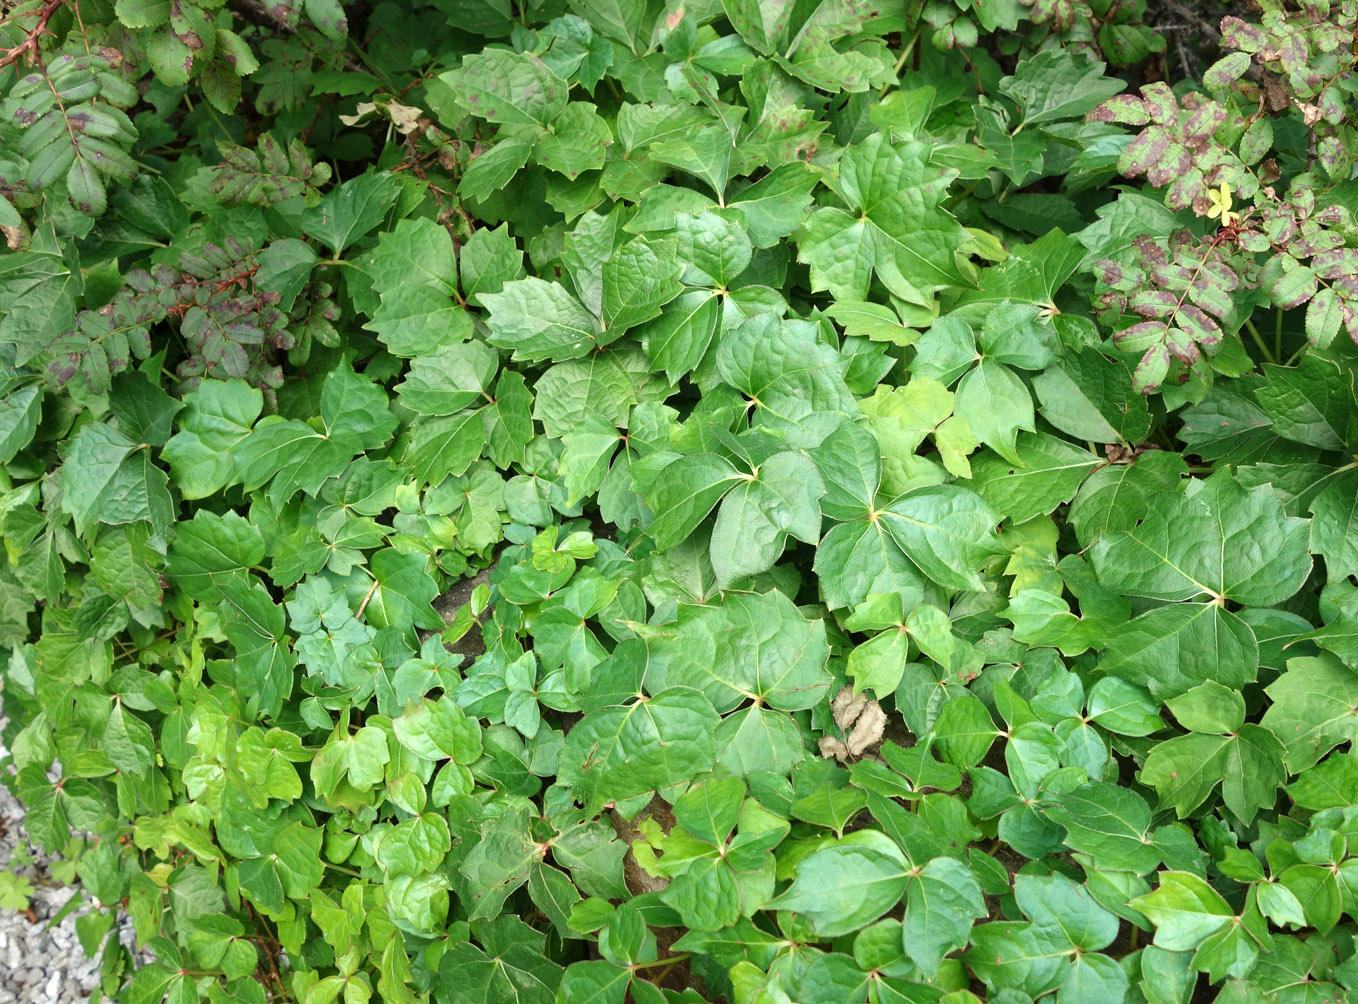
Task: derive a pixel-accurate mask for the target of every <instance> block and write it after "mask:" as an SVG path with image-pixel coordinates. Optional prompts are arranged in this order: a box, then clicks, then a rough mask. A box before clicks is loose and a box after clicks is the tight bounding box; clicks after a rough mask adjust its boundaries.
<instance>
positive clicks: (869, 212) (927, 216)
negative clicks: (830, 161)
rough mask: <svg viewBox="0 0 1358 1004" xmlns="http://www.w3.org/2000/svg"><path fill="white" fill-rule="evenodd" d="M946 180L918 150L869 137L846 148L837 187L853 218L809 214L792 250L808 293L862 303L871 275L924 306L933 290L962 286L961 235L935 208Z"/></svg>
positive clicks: (826, 211) (831, 212)
mask: <svg viewBox="0 0 1358 1004" xmlns="http://www.w3.org/2000/svg"><path fill="white" fill-rule="evenodd" d="M952 177H953V176H952V174H951V173H950V172H947V171H944V170H940V169H938V168H935V167H933V166H932V165H931V164H929V162H928V148H927V147H925V146H923V145H922V144H906V145H902V146H899V147H893V146H892V145H891V144H890V143H888V142H887V140H886V139H885V137H883V136H882V135H881V134H876V135H873V136H871V137H870V138H869V139H868V140H867V141H866V142H865V143H863V144H861V145H859V146H853V147H850V148H849V149H848V150H847V151H846V152H845V156H844V160H843V161H842V163H841V166H840V178H839V184H838V186H837V187H838V188H839V190H840V191H841V192H842V194H843V196H844V199H845V201H847V202H848V203H849V205H850V207H851V208H852V209H853V210H855V212H856V213H859V214H861V216H860V215H850V214H849V213H845V212H844V211H842V210H839V209H836V208H834V207H827V208H822V209H819V210H817V211H816V213H814V214H813V215H812V217H811V221H810V222H809V223H808V227H807V231H806V239H805V240H804V241H803V243H802V244H801V245H800V247H799V251H798V254H799V257H800V258H801V260H802V261H805V262H806V263H807V264H809V265H810V266H811V283H812V287H813V288H815V289H828V290H830V292H831V293H832V294H833V295H834V296H835V297H836V298H842V299H846V300H862V299H866V297H867V291H868V282H869V280H870V278H871V277H872V275H873V274H876V275H877V276H878V277H879V278H880V279H881V281H882V282H883V283H884V284H885V285H886V286H887V287H888V288H889V289H890V290H891V291H892V292H893V293H895V294H896V295H897V296H900V297H902V298H903V299H906V300H908V301H911V302H916V303H924V302H927V297H928V295H929V294H930V293H931V292H933V291H934V290H936V289H940V288H942V287H945V286H967V285H970V283H969V281H968V280H967V278H966V277H965V276H964V275H963V274H962V273H961V272H960V271H959V270H958V267H957V263H956V260H955V254H956V252H958V251H959V250H960V249H961V247H962V246H963V245H964V244H965V243H966V242H967V234H966V231H965V230H963V229H962V226H961V225H960V224H959V223H958V222H957V221H956V220H955V219H953V218H952V216H951V215H949V214H948V213H947V212H946V211H945V210H943V209H941V208H940V206H939V203H940V201H941V200H942V197H943V195H944V193H945V192H946V191H947V186H948V183H949V182H950V181H951V180H952ZM906 234H909V235H910V237H909V239H908V240H907V239H906V238H905V236H904V235H906Z"/></svg>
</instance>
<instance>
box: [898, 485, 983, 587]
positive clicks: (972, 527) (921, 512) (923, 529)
mask: <svg viewBox="0 0 1358 1004" xmlns="http://www.w3.org/2000/svg"><path fill="white" fill-rule="evenodd" d="M879 519H880V521H881V523H882V524H883V525H884V526H885V527H886V530H887V532H888V533H889V534H890V535H891V539H892V540H893V541H895V542H896V544H897V546H898V547H900V549H901V551H903V552H904V553H905V555H906V557H908V558H909V559H910V561H911V562H912V563H914V565H915V566H916V567H918V568H919V570H920V571H921V572H923V573H924V574H925V575H926V576H928V577H929V578H930V579H932V580H933V581H934V582H937V583H938V584H939V585H940V586H944V587H946V588H952V589H979V588H981V580H980V576H979V575H978V574H977V573H978V571H979V569H980V567H981V565H982V564H983V563H984V561H985V559H986V558H987V557H988V556H989V555H991V554H993V553H995V551H996V550H997V549H998V540H997V538H996V537H995V525H996V524H997V523H998V522H999V519H998V517H996V515H995V514H994V513H993V512H991V510H990V508H989V507H988V506H987V505H986V504H985V502H984V501H982V499H981V497H980V496H979V495H977V494H975V493H974V492H969V491H967V490H966V489H965V488H958V487H955V486H953V485H938V486H933V487H926V488H917V489H915V490H914V491H910V492H906V493H905V494H904V495H902V496H900V497H899V498H897V499H895V500H893V501H892V502H891V504H890V505H888V506H887V507H886V508H885V509H883V510H882V512H881V514H880V516H879Z"/></svg>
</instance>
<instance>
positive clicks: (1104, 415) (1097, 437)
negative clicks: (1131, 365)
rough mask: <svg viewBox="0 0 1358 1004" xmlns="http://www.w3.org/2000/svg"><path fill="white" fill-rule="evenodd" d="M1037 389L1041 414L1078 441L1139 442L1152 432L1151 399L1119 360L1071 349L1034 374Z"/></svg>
mask: <svg viewBox="0 0 1358 1004" xmlns="http://www.w3.org/2000/svg"><path fill="white" fill-rule="evenodd" d="M1033 390H1034V391H1035V392H1036V394H1037V399H1038V402H1039V404H1040V411H1041V413H1042V417H1043V418H1045V419H1046V420H1047V421H1048V422H1050V423H1051V424H1052V425H1054V426H1056V428H1057V429H1059V430H1060V431H1061V432H1064V433H1065V434H1066V435H1068V436H1073V437H1074V438H1076V439H1082V440H1090V441H1092V442H1095V443H1124V444H1131V445H1133V446H1135V445H1136V444H1137V443H1139V442H1141V440H1142V439H1144V438H1145V437H1146V435H1147V433H1149V432H1150V428H1151V416H1150V411H1149V409H1148V408H1147V407H1146V400H1145V398H1143V397H1142V396H1141V395H1140V394H1137V393H1136V392H1135V391H1134V390H1133V389H1132V375H1131V373H1130V372H1129V371H1128V369H1127V367H1126V365H1125V364H1124V363H1123V362H1122V361H1121V360H1120V359H1109V358H1107V357H1106V356H1103V355H1100V354H1099V353H1097V352H1094V351H1092V350H1089V349H1085V350H1084V351H1082V352H1079V353H1074V352H1067V353H1065V354H1064V355H1062V356H1061V357H1060V358H1059V359H1057V361H1056V362H1055V363H1054V364H1053V365H1051V366H1049V367H1048V368H1047V369H1046V370H1044V371H1043V372H1042V373H1039V374H1038V375H1037V376H1036V377H1034V378H1033Z"/></svg>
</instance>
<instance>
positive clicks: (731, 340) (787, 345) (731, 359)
mask: <svg viewBox="0 0 1358 1004" xmlns="http://www.w3.org/2000/svg"><path fill="white" fill-rule="evenodd" d="M843 365H844V364H843V362H842V360H841V357H840V356H839V354H838V353H837V352H835V351H834V350H833V349H831V348H829V347H828V346H826V345H825V344H824V343H823V342H821V341H819V340H818V338H817V335H816V330H815V328H813V327H812V326H811V325H810V324H807V323H806V322H802V321H783V320H780V319H779V318H777V317H775V316H774V315H772V314H762V315H758V316H755V317H753V318H751V319H750V320H748V321H746V322H745V323H744V324H741V325H740V326H739V327H738V328H736V329H735V330H734V331H730V332H727V333H726V334H725V335H723V337H722V340H721V343H720V345H718V347H717V372H718V373H719V374H720V375H721V378H722V380H724V381H725V382H726V383H727V384H728V385H729V386H731V387H733V388H735V389H736V390H738V391H740V392H741V393H742V394H744V395H745V396H746V397H747V398H749V399H750V401H751V402H752V404H753V413H752V415H751V420H750V421H751V424H752V425H754V426H757V427H759V428H761V429H763V430H765V431H767V432H770V433H772V434H774V435H779V436H781V437H782V438H783V442H784V443H785V444H786V445H787V446H788V448H790V449H798V448H801V449H810V448H812V447H815V446H818V445H820V443H821V441H822V440H824V439H825V437H826V436H828V435H829V434H830V433H831V432H833V431H834V430H835V429H836V428H837V427H838V426H839V424H840V421H841V419H842V418H843V417H844V416H845V415H847V416H849V417H853V416H854V415H855V414H857V411H858V408H857V405H856V404H855V403H854V398H853V395H852V394H851V393H850V392H849V389H848V387H847V386H845V384H844V379H843V376H842V372H843V369H842V367H843Z"/></svg>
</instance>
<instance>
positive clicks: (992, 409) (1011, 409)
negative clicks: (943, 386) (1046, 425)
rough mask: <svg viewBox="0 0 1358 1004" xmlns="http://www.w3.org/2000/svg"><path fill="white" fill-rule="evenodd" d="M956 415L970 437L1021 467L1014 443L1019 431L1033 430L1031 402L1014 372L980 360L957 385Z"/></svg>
mask: <svg viewBox="0 0 1358 1004" xmlns="http://www.w3.org/2000/svg"><path fill="white" fill-rule="evenodd" d="M955 408H956V411H957V414H959V415H961V416H962V417H963V418H965V419H966V420H967V424H968V425H969V426H970V427H971V431H972V434H973V435H975V437H976V438H977V439H979V440H980V441H981V442H982V443H985V444H986V445H987V446H989V447H990V448H991V449H992V450H994V451H995V452H996V453H998V454H999V455H1000V456H1002V457H1004V458H1005V459H1006V460H1008V461H1009V462H1010V463H1013V464H1018V465H1020V466H1022V463H1023V461H1022V458H1021V457H1020V456H1019V453H1018V449H1017V446H1016V445H1015V441H1016V439H1017V438H1018V433H1019V430H1020V429H1023V430H1026V431H1028V432H1033V431H1035V430H1036V426H1035V425H1034V424H1033V422H1034V418H1033V399H1032V397H1031V396H1030V395H1029V393H1028V388H1027V387H1025V386H1024V385H1023V382H1022V381H1021V380H1019V378H1018V377H1017V376H1015V375H1014V371H1013V370H1011V369H1009V368H1008V367H1007V366H1004V365H1003V364H1001V363H998V362H995V361H994V360H993V359H988V358H987V359H982V360H981V361H980V363H979V364H978V365H977V366H976V368H975V369H973V370H971V371H970V372H968V373H967V375H966V376H964V377H963V378H962V382H961V383H959V384H958V385H957V403H956V405H955Z"/></svg>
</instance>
